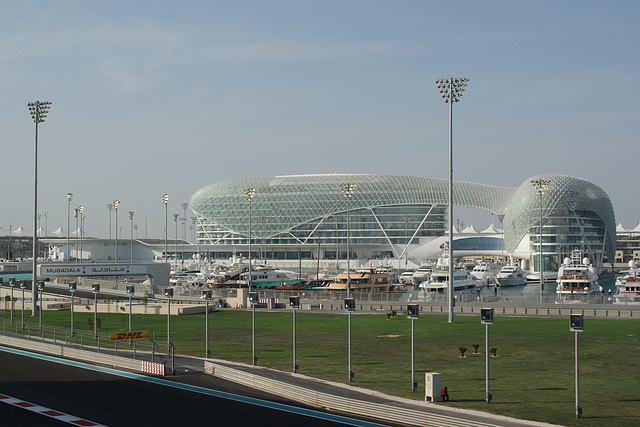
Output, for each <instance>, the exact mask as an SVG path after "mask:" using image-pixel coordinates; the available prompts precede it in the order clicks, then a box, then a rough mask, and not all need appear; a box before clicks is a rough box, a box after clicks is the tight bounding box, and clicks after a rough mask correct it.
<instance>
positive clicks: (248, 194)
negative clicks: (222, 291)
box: [243, 188, 258, 366]
mask: <svg viewBox="0 0 640 427" xmlns="http://www.w3.org/2000/svg"><path fill="white" fill-rule="evenodd" d="M243 194H244V198H245V199H247V202H249V278H248V281H247V287H248V288H249V290H250V291H249V301H250V302H251V313H252V317H251V340H252V348H253V357H252V359H253V360H252V363H253V365H254V366H255V365H256V362H257V359H258V358H257V357H256V304H257V302H258V301H257V300H258V293H257V292H252V288H253V280H252V279H253V278H252V275H253V272H252V271H251V215H252V212H251V199H253V195H254V194H256V189H255V188H246V189H244V190H243Z"/></svg>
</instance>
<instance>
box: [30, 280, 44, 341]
mask: <svg viewBox="0 0 640 427" xmlns="http://www.w3.org/2000/svg"><path fill="white" fill-rule="evenodd" d="M31 288H32V289H31V292H34V290H33V285H31ZM38 291H39V292H40V310H38V311H39V312H40V319H39V320H40V322H39V323H40V333H41V334H42V310H43V308H42V303H43V299H42V297H43V295H44V282H43V281H42V280H39V281H38Z"/></svg>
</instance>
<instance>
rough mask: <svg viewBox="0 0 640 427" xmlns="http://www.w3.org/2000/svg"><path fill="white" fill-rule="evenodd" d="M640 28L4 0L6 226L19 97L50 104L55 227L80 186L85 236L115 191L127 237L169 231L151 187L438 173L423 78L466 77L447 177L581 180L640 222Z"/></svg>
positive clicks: (533, 12) (583, 15) (20, 115)
mask: <svg viewBox="0 0 640 427" xmlns="http://www.w3.org/2000/svg"><path fill="white" fill-rule="evenodd" d="M639 22H640V2H638V1H618V0H608V1H588V0H579V1H560V0H553V1H546V0H542V1H540V0H536V1H515V0H504V1H481V0H477V1H455V0H454V1H451V0H447V1H427V0H424V1H405V0H394V1H391V0H389V1H377V0H342V1H331V0H318V1H311V0H309V1H305V0H297V1H242V0H233V1H179V2H178V1H131V0H127V1H99V0H96V1H90V0H89V1H88V0H67V1H65V0H57V1H29V0H24V1H8V0H0V141H1V148H2V165H3V167H2V174H1V178H0V200H1V201H2V209H1V211H0V227H2V228H4V229H5V230H8V229H9V225H12V227H13V228H14V229H15V228H17V227H19V226H22V227H24V228H25V229H27V230H29V231H31V230H32V229H33V220H32V218H33V145H34V144H33V140H34V125H33V122H32V120H31V118H30V116H29V112H28V110H27V103H28V102H30V101H35V100H42V101H51V102H53V105H52V109H51V112H50V114H49V117H48V118H47V121H46V122H45V123H44V124H41V125H40V134H39V166H40V167H39V178H40V179H39V181H40V184H39V194H40V197H39V209H38V210H39V212H40V213H44V212H48V214H49V216H48V228H49V231H52V230H55V229H57V228H58V227H63V228H64V229H66V228H67V227H66V223H67V196H66V194H67V193H68V192H71V193H74V198H73V201H72V204H71V207H72V208H74V207H77V206H79V205H82V206H84V214H85V217H86V220H85V228H86V231H87V233H88V234H91V235H97V236H100V237H106V236H107V234H108V227H109V211H108V210H107V204H108V203H110V202H112V201H113V200H115V199H119V200H120V202H121V204H120V210H119V215H118V221H119V225H120V226H123V227H124V230H123V233H122V235H123V237H128V236H129V225H130V223H129V219H128V218H127V212H128V211H134V212H135V223H136V224H139V226H140V229H139V231H138V237H141V238H142V237H144V236H145V231H144V230H145V221H144V217H145V216H148V217H149V220H148V233H149V237H161V236H162V226H163V225H164V208H163V207H162V202H161V196H162V194H164V193H168V194H169V196H170V200H169V215H170V216H171V215H172V214H173V213H180V216H182V208H181V207H180V204H181V203H183V202H188V201H189V199H190V197H191V195H192V194H193V193H194V192H195V191H196V190H198V189H199V188H201V187H203V186H205V185H207V184H210V183H213V182H217V181H221V180H226V179H235V178H243V177H264V176H275V175H288V174H304V173H332V172H337V173H372V174H377V173H390V174H408V175H418V176H427V177H437V178H447V176H448V172H447V168H448V160H447V159H448V157H447V156H448V108H447V105H446V104H445V103H444V102H443V100H442V99H441V98H440V96H439V94H438V91H437V89H436V87H435V85H434V80H435V79H437V78H446V77H448V76H451V75H453V76H454V77H467V78H469V79H470V83H469V86H468V88H467V91H466V92H465V93H464V96H463V97H462V100H461V102H459V103H458V104H456V105H455V108H454V129H455V130H454V147H455V156H454V159H455V165H454V170H455V172H454V174H455V178H456V179H458V180H464V181H473V182H479V183H484V184H491V185H500V186H510V187H516V186H519V185H520V184H521V183H522V182H524V181H525V180H527V179H528V178H529V177H531V176H534V175H537V174H540V173H559V174H568V175H574V176H578V177H581V178H585V179H587V180H589V181H592V182H593V183H595V184H597V185H599V186H600V187H602V188H603V189H604V190H605V191H606V192H607V193H608V194H609V196H610V198H611V200H612V202H613V206H614V209H615V213H616V221H617V222H622V223H623V224H624V225H625V226H627V227H634V226H635V225H636V224H637V222H638V221H640V209H639V208H640V206H639V204H640V202H639V201H638V185H639V183H640V166H639V164H638V163H639V160H640V156H639V154H640V148H639V145H638V143H639V135H640V132H639V131H640V90H639V88H640V84H639V79H640V55H639V54H638V53H639V46H640V43H639V42H640V25H639V24H638V23H639ZM187 215H188V216H191V215H192V214H191V213H190V212H187ZM455 217H456V218H458V219H462V220H463V221H465V222H466V223H467V224H469V223H473V224H474V225H476V227H477V228H485V227H486V226H488V225H489V223H490V222H491V215H490V214H488V213H477V212H473V211H470V210H457V211H456V214H455ZM170 222H171V224H170V225H169V235H170V237H172V235H173V234H174V233H175V232H174V227H173V221H172V220H171V219H170ZM44 226H45V224H44V217H43V221H42V227H44ZM71 228H72V229H73V228H75V222H74V220H73V218H72V227H71ZM180 234H181V233H180Z"/></svg>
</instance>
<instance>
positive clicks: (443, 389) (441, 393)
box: [440, 387, 449, 402]
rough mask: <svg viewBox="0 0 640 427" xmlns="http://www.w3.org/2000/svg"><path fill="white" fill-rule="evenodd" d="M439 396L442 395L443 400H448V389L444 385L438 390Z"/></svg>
mask: <svg viewBox="0 0 640 427" xmlns="http://www.w3.org/2000/svg"><path fill="white" fill-rule="evenodd" d="M440 396H441V397H442V401H443V402H445V401H446V402H448V401H449V391H448V390H447V388H446V387H442V389H441V390H440Z"/></svg>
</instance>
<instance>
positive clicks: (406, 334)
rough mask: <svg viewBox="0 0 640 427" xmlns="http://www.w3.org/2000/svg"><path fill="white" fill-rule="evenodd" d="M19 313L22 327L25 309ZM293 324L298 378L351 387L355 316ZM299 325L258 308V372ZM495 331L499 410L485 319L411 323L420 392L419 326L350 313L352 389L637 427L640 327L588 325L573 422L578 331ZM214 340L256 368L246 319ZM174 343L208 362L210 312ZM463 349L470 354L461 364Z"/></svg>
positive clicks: (215, 319) (213, 327)
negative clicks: (428, 385) (438, 396)
mask: <svg viewBox="0 0 640 427" xmlns="http://www.w3.org/2000/svg"><path fill="white" fill-rule="evenodd" d="M115 312H116V310H115V309H114V313H111V314H109V315H107V314H105V313H103V314H101V315H100V318H101V331H102V332H103V333H106V332H116V331H122V330H127V329H128V314H127V313H123V312H122V313H121V312H118V313H117V314H116V313H115ZM29 314H30V312H29ZM7 316H8V315H7V313H6V312H5V315H4V317H5V319H7ZM14 316H15V318H16V319H18V321H20V312H19V311H17V312H16V313H15V314H14ZM74 318H75V329H76V330H84V331H86V332H85V338H84V343H85V345H88V344H89V342H90V340H91V333H90V331H91V330H92V329H91V327H90V320H91V321H92V320H93V315H92V314H89V313H87V314H84V313H75V314H74ZM296 318H297V352H296V353H297V363H298V365H299V366H300V368H299V370H298V372H299V373H301V374H304V375H308V376H312V377H317V378H322V379H326V380H329V381H334V382H342V383H348V354H347V342H348V335H347V316H346V315H345V314H342V313H339V314H321V313H315V312H305V311H298V315H297V316H296ZM25 319H27V316H26V315H25ZM29 320H30V321H31V320H32V318H31V317H29ZM69 321H70V313H69V311H62V312H45V313H44V323H45V325H47V326H58V327H69ZM35 323H36V324H37V319H35ZM292 326H293V315H292V313H291V311H290V310H287V311H285V310H282V311H277V312H267V311H260V310H258V311H257V312H256V355H257V357H258V364H259V365H261V366H267V367H270V368H274V369H280V370H284V371H291V370H292V366H293V348H292V347H293V346H292ZM33 329H35V330H37V326H36V327H35V328H32V330H33ZM144 329H149V330H154V331H155V337H156V341H157V342H158V343H159V345H158V347H157V349H158V350H157V351H166V344H165V341H166V333H167V318H166V316H151V315H150V316H147V317H145V316H143V315H135V316H134V317H133V330H144ZM489 332H490V338H489V340H490V342H489V344H490V345H489V347H490V348H492V347H495V348H497V357H490V389H491V393H492V394H493V401H492V403H491V404H487V403H486V402H485V352H484V349H485V326H484V325H481V324H480V317H479V316H462V315H458V316H456V318H455V323H453V324H448V323H447V317H446V315H444V316H443V315H424V314H423V315H421V317H420V319H418V320H416V321H415V334H416V344H415V346H416V348H415V352H416V366H415V369H416V380H417V381H418V384H419V387H418V391H417V392H412V391H411V321H410V320H407V318H406V316H404V315H402V314H399V315H398V316H396V317H393V318H391V319H387V316H386V314H385V313H381V314H354V315H352V365H353V371H354V373H355V379H354V382H353V383H352V384H353V385H354V386H357V387H363V388H368V389H373V390H378V391H381V392H383V393H386V394H391V395H396V396H401V397H405V398H411V399H419V400H421V399H423V398H424V373H425V372H439V373H441V375H442V377H441V378H442V383H443V385H446V386H447V387H448V388H449V394H450V396H451V401H450V402H448V403H443V404H444V405H448V406H456V407H461V408H469V409H479V410H483V411H489V412H493V413H496V414H500V415H507V416H512V417H516V418H522V419H529V420H536V421H545V422H550V423H555V424H562V425H581V426H629V425H640V363H639V362H640V358H639V351H640V322H639V321H638V320H611V319H607V320H595V319H585V332H583V333H580V335H579V351H580V404H581V406H582V407H583V418H581V419H580V420H576V418H575V377H574V375H575V373H574V333H573V332H570V331H569V319H568V318H563V319H551V318H550V319H546V318H520V317H500V316H497V317H496V318H495V324H494V325H491V326H490V330H489ZM33 334H34V333H33V332H32V335H33ZM209 334H210V344H209V348H210V350H211V352H212V354H211V357H212V358H218V359H226V360H233V361H237V362H243V363H251V354H252V352H251V312H250V311H244V310H243V311H240V310H225V311H221V312H218V313H210V314H209ZM58 336H60V335H58ZM103 339H104V338H103ZM171 339H172V342H173V343H174V345H175V348H176V353H178V354H189V355H195V356H200V357H203V356H204V352H205V343H204V314H200V315H192V316H180V317H178V316H174V317H172V318H171ZM103 344H106V343H104V342H103ZM474 344H478V345H479V350H478V353H477V354H475V353H474V348H473V345H474ZM459 347H466V348H467V349H468V350H467V351H466V353H465V357H464V358H463V357H460V351H459V350H458V348H459Z"/></svg>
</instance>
